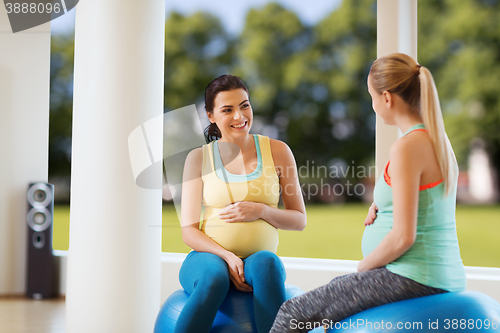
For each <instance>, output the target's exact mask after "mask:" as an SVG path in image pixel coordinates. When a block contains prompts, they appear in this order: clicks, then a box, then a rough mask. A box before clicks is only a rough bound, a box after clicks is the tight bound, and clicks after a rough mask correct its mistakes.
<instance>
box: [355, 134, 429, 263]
mask: <svg viewBox="0 0 500 333" xmlns="http://www.w3.org/2000/svg"><path fill="white" fill-rule="evenodd" d="M391 156H392V157H391V164H390V175H391V183H392V193H393V207H394V212H393V214H394V222H393V226H392V229H391V231H390V232H389V233H388V234H387V235H386V236H385V237H384V239H383V240H382V241H381V242H380V244H379V245H378V246H377V247H376V248H375V249H374V250H373V251H372V252H371V253H370V254H369V255H367V256H366V257H365V258H364V259H363V260H361V262H360V263H359V265H358V271H360V272H361V271H366V270H370V269H374V268H378V267H383V266H385V265H387V264H389V263H390V262H392V261H394V260H396V259H397V258H399V257H400V256H401V255H403V254H404V253H405V252H406V251H408V250H409V249H410V248H411V246H412V245H413V243H414V242H415V237H416V233H417V214H418V193H419V184H420V177H421V174H422V163H421V159H419V158H418V157H417V156H416V155H415V154H413V152H412V150H411V149H409V147H408V143H407V142H397V143H396V144H395V145H394V146H393V148H392V149H391Z"/></svg>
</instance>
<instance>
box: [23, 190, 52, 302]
mask: <svg viewBox="0 0 500 333" xmlns="http://www.w3.org/2000/svg"><path fill="white" fill-rule="evenodd" d="M27 198H28V214H27V217H26V222H27V226H28V252H27V254H28V260H27V264H28V270H27V288H26V295H27V296H28V297H30V298H34V299H42V298H50V297H55V296H57V282H58V281H57V280H58V274H57V267H56V260H55V257H54V256H53V254H52V223H53V212H54V185H52V184H47V183H32V184H30V185H29V187H28V195H27Z"/></svg>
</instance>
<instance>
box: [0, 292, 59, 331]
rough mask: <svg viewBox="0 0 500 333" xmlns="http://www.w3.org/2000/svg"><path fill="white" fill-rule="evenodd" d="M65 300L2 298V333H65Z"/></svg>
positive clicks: (0, 298) (0, 315)
mask: <svg viewBox="0 0 500 333" xmlns="http://www.w3.org/2000/svg"><path fill="white" fill-rule="evenodd" d="M64 313H65V307H64V298H55V299H46V300H39V301H37V300H32V299H28V298H25V297H23V296H8V297H6V296H0V332H5V333H64V332H65V317H64Z"/></svg>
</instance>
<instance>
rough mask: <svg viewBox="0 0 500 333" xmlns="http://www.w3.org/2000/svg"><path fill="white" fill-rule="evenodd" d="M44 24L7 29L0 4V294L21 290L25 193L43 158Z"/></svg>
mask: <svg viewBox="0 0 500 333" xmlns="http://www.w3.org/2000/svg"><path fill="white" fill-rule="evenodd" d="M49 81H50V23H46V24H43V25H40V26H38V27H34V28H31V29H28V30H25V31H22V32H18V33H15V34H14V33H12V30H11V28H10V24H9V19H8V17H7V13H6V11H5V6H4V5H3V4H2V5H0V295H2V294H22V293H24V291H25V288H26V247H27V244H26V233H27V227H26V213H27V201H26V192H27V190H28V184H29V183H30V182H33V181H42V182H46V181H47V178H48V167H49V166H48V161H49V155H48V153H49V150H48V140H49Z"/></svg>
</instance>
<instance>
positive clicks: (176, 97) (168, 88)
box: [165, 12, 233, 109]
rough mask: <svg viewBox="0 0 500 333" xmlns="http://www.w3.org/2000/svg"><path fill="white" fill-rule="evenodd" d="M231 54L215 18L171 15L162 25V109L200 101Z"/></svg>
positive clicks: (222, 69) (224, 67) (224, 69)
mask: <svg viewBox="0 0 500 333" xmlns="http://www.w3.org/2000/svg"><path fill="white" fill-rule="evenodd" d="M232 54H233V52H232V44H231V40H230V38H229V35H228V34H227V32H226V31H225V30H224V29H223V27H222V25H221V22H220V20H219V19H218V18H217V17H215V16H213V15H211V14H207V13H201V12H198V13H195V14H193V15H191V16H183V15H181V14H179V13H176V12H172V13H171V14H170V16H169V17H168V18H167V20H166V23H165V108H166V109H177V108H180V107H183V106H186V105H189V104H193V103H195V102H196V101H198V100H200V98H202V97H203V94H204V92H205V87H206V86H207V85H208V83H210V81H212V80H213V79H215V78H216V77H217V76H219V75H222V74H224V73H225V72H226V71H228V66H229V65H230V64H231V62H232V57H233V56H232Z"/></svg>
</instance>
